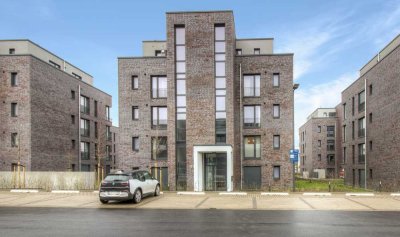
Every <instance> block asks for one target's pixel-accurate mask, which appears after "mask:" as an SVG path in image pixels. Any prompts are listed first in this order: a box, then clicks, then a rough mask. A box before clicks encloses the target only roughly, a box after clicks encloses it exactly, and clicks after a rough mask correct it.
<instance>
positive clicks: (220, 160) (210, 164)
mask: <svg viewBox="0 0 400 237" xmlns="http://www.w3.org/2000/svg"><path fill="white" fill-rule="evenodd" d="M226 178H227V165H226V153H204V184H205V191H226V190H227V183H226Z"/></svg>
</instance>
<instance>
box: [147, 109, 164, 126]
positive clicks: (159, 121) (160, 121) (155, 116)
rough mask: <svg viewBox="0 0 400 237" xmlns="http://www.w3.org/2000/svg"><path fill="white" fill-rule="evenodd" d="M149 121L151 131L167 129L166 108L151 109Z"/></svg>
mask: <svg viewBox="0 0 400 237" xmlns="http://www.w3.org/2000/svg"><path fill="white" fill-rule="evenodd" d="M151 110H152V113H151V115H152V116H151V117H152V118H151V120H152V123H151V125H152V128H153V129H167V119H168V118H167V107H152V108H151Z"/></svg>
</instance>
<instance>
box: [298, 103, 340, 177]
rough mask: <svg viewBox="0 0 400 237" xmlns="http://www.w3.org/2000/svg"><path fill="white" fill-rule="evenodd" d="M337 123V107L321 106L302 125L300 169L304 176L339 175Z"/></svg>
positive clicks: (300, 133) (300, 134)
mask: <svg viewBox="0 0 400 237" xmlns="http://www.w3.org/2000/svg"><path fill="white" fill-rule="evenodd" d="M336 123H337V117H336V109H335V108H319V109H317V110H315V111H314V112H313V113H312V114H311V115H310V116H308V118H307V122H306V123H305V124H304V125H303V126H301V127H300V129H299V138H300V139H299V141H300V163H301V166H300V170H301V173H302V174H303V177H312V178H335V177H337V175H338V171H337V159H336V157H335V156H336V127H337V125H336Z"/></svg>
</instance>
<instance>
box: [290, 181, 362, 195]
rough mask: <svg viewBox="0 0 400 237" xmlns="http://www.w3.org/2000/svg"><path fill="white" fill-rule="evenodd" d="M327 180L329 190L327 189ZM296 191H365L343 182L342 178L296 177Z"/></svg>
mask: <svg viewBox="0 0 400 237" xmlns="http://www.w3.org/2000/svg"><path fill="white" fill-rule="evenodd" d="M329 182H330V183H331V190H329ZM296 191H297V192H329V191H331V192H365V191H367V190H365V189H363V188H356V187H352V186H349V185H345V184H344V180H343V179H325V180H322V179H302V178H296Z"/></svg>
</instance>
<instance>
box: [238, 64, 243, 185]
mask: <svg viewBox="0 0 400 237" xmlns="http://www.w3.org/2000/svg"><path fill="white" fill-rule="evenodd" d="M239 78H240V80H239V81H240V92H239V93H240V94H239V95H240V96H239V98H240V102H239V106H240V108H239V115H240V125H239V129H240V148H241V149H240V190H243V148H244V147H243V115H242V108H243V100H242V64H241V63H240V64H239Z"/></svg>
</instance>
